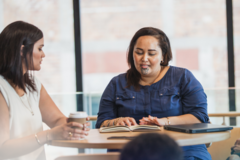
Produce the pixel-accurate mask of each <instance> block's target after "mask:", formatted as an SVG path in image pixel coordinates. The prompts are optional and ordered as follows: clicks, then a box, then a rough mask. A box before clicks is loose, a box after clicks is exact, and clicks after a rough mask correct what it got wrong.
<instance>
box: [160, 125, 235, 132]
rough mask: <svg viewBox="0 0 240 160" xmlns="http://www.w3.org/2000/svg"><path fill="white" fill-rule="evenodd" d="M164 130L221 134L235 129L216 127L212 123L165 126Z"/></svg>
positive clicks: (222, 126)
mask: <svg viewBox="0 0 240 160" xmlns="http://www.w3.org/2000/svg"><path fill="white" fill-rule="evenodd" d="M164 129H166V130H171V131H177V132H185V133H207V132H219V131H227V130H231V129H233V127H229V126H224V125H215V124H210V123H195V124H183V125H168V126H164Z"/></svg>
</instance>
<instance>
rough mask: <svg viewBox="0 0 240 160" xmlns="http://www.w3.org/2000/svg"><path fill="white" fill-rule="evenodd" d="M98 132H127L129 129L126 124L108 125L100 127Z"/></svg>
mask: <svg viewBox="0 0 240 160" xmlns="http://www.w3.org/2000/svg"><path fill="white" fill-rule="evenodd" d="M99 131H100V132H129V131H131V129H130V128H129V127H128V126H110V127H101V128H100V129H99Z"/></svg>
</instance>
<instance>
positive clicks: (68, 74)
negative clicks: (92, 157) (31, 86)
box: [0, 0, 78, 160]
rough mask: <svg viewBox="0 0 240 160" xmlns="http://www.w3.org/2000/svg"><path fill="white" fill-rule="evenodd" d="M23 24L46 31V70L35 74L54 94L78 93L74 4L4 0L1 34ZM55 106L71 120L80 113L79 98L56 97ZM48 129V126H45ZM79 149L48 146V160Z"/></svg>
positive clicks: (61, 0) (0, 11)
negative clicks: (10, 26)
mask: <svg viewBox="0 0 240 160" xmlns="http://www.w3.org/2000/svg"><path fill="white" fill-rule="evenodd" d="M17 20H21V21H25V22H28V23H31V24H34V25H36V26H37V27H38V28H40V29H41V30H42V31H43V34H44V40H45V42H44V43H45V44H44V45H45V46H44V47H43V51H44V52H45V55H46V57H45V58H44V59H43V63H42V66H41V67H42V68H41V70H40V71H39V72H35V73H34V74H35V75H36V77H37V78H38V79H39V80H40V81H41V82H42V84H43V85H44V87H45V88H46V90H47V91H48V92H49V93H50V94H51V93H62V92H75V91H76V85H75V53H74V38H73V37H74V36H73V6H72V1H65V0H51V1H49V0H21V1H19V0H0V32H1V31H2V29H3V28H4V27H5V26H7V25H8V24H9V23H12V22H14V21H17ZM51 96H52V97H53V100H54V102H55V103H56V104H57V105H58V107H59V109H60V110H61V111H62V112H63V113H64V114H65V115H66V116H67V115H68V114H69V112H71V111H76V104H75V103H76V99H75V98H76V96H75V95H74V96H60V95H58V96H55V95H52V94H51ZM44 128H45V129H46V125H45V126H44ZM77 153H78V151H77V149H72V148H62V147H52V146H46V155H47V160H53V159H55V158H56V157H58V156H60V155H64V154H77Z"/></svg>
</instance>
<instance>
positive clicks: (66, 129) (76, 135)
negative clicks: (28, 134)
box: [48, 118, 90, 140]
mask: <svg viewBox="0 0 240 160" xmlns="http://www.w3.org/2000/svg"><path fill="white" fill-rule="evenodd" d="M87 120H89V118H87ZM89 126H90V123H89V122H87V123H85V124H80V123H77V122H69V123H66V124H62V125H59V126H57V127H54V128H52V129H51V130H50V131H49V133H48V134H49V139H50V140H55V139H67V140H78V139H80V138H84V137H85V136H87V135H88V131H89V130H90V128H88V127H89ZM82 128H83V129H82Z"/></svg>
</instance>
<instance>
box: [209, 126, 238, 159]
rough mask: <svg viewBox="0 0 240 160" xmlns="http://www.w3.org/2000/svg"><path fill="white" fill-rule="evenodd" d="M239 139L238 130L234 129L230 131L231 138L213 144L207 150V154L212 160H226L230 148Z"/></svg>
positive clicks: (229, 153)
mask: <svg viewBox="0 0 240 160" xmlns="http://www.w3.org/2000/svg"><path fill="white" fill-rule="evenodd" d="M239 138H240V128H239V127H235V128H233V129H232V130H231V137H230V138H229V139H226V140H224V141H220V142H213V143H212V145H211V146H210V147H209V148H208V152H209V153H210V154H211V156H212V160H221V159H223V160H226V159H227V158H228V157H229V156H230V155H231V147H232V146H233V145H234V143H235V142H236V140H237V139H239Z"/></svg>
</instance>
